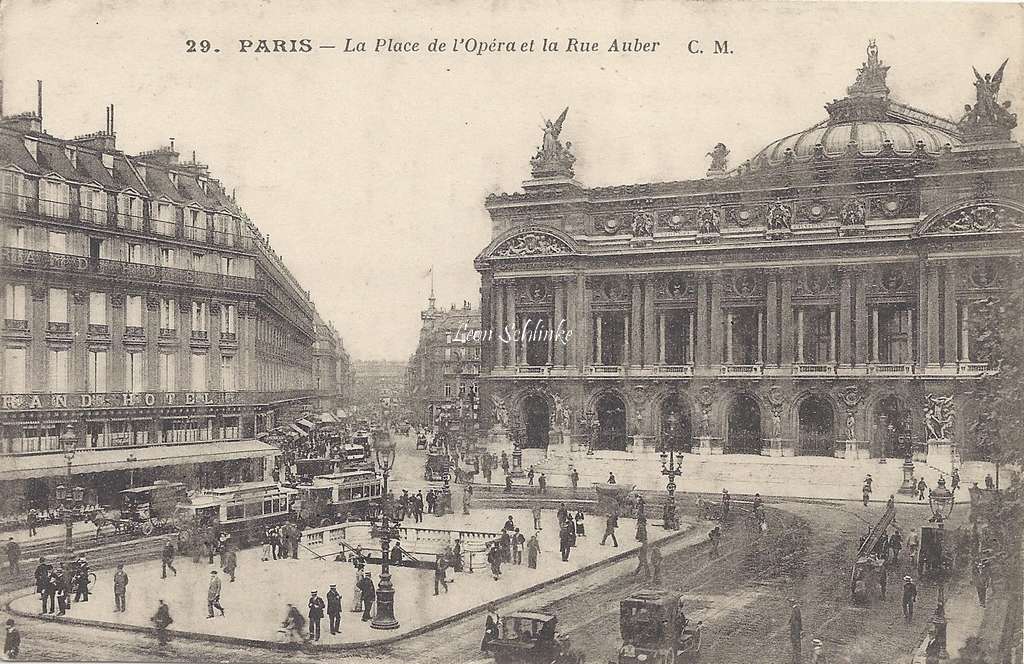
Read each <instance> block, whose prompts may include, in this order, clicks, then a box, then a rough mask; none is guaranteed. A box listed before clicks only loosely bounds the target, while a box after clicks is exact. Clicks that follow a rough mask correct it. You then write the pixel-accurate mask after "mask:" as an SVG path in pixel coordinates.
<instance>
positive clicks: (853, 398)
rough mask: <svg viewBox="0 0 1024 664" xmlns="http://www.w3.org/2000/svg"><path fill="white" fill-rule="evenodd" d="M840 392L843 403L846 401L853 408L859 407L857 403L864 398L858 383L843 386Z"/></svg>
mask: <svg viewBox="0 0 1024 664" xmlns="http://www.w3.org/2000/svg"><path fill="white" fill-rule="evenodd" d="M839 394H840V397H841V398H842V400H843V403H845V404H846V406H847V407H848V408H850V409H851V410H853V409H855V408H857V404H859V403H860V402H861V401H862V400H863V399H864V394H863V393H862V392H861V390H860V388H859V387H857V386H856V385H848V386H847V387H844V388H842V390H840V392H839Z"/></svg>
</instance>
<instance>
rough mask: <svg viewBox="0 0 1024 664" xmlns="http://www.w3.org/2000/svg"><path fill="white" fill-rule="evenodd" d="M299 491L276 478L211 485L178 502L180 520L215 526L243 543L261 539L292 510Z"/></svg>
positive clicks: (198, 524)
mask: <svg viewBox="0 0 1024 664" xmlns="http://www.w3.org/2000/svg"><path fill="white" fill-rule="evenodd" d="M298 495H299V492H298V491H297V490H295V489H292V488H289V487H286V486H281V485H279V484H276V483H274V482H245V483H242V484H233V485H231V486H226V487H223V488H220V489H209V490H207V491H203V492H202V493H198V494H196V495H194V496H192V498H191V500H190V501H189V502H187V503H185V502H182V503H179V504H178V508H177V513H178V520H179V522H180V523H183V524H193V525H195V526H199V527H208V526H212V527H213V528H214V529H215V530H216V531H217V533H218V535H219V534H221V533H227V534H229V535H231V536H232V538H233V539H234V540H235V541H237V542H239V545H240V546H246V545H247V544H250V543H254V542H258V541H259V539H260V537H261V535H262V534H263V532H264V531H265V530H266V529H267V528H269V527H271V526H276V525H278V524H281V523H284V522H285V521H287V520H288V518H289V517H290V516H291V514H292V506H293V504H294V502H295V499H296V497H297V496H298Z"/></svg>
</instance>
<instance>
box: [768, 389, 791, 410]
mask: <svg viewBox="0 0 1024 664" xmlns="http://www.w3.org/2000/svg"><path fill="white" fill-rule="evenodd" d="M767 396H768V403H769V404H770V405H771V406H772V408H773V409H776V408H782V406H783V404H785V403H786V398H785V393H784V392H783V391H782V388H781V387H779V386H778V385H772V386H771V387H769V388H768V392H767Z"/></svg>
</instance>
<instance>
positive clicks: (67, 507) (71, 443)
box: [55, 424, 85, 569]
mask: <svg viewBox="0 0 1024 664" xmlns="http://www.w3.org/2000/svg"><path fill="white" fill-rule="evenodd" d="M77 444H78V436H77V435H75V429H74V427H73V426H72V425H70V424H69V425H68V426H67V428H66V429H65V430H64V433H62V434H61V436H60V446H61V450H62V451H63V452H64V461H65V462H66V464H67V465H66V466H65V469H66V472H65V475H64V477H65V480H64V481H65V483H64V484H59V485H57V488H56V489H55V494H56V498H57V502H58V503H60V511H61V516H62V517H63V518H64V561H65V564H66V565H68V566H69V569H70V565H71V563H72V562H73V561H74V559H75V545H74V542H73V541H72V530H73V529H74V524H75V507H76V506H80V505H81V504H82V501H83V496H84V493H85V491H84V490H83V489H82V487H78V486H76V487H73V488H72V486H71V464H72V463H73V462H74V460H75V447H76V445H77Z"/></svg>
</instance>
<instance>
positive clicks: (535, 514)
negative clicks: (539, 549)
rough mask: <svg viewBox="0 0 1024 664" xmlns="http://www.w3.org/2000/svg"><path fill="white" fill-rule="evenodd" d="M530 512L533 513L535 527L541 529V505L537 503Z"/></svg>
mask: <svg viewBox="0 0 1024 664" xmlns="http://www.w3.org/2000/svg"><path fill="white" fill-rule="evenodd" d="M530 512H531V513H532V514H533V529H534V530H540V529H541V526H540V507H539V506H536V505H535V506H534V507H533V509H532V510H530Z"/></svg>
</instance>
